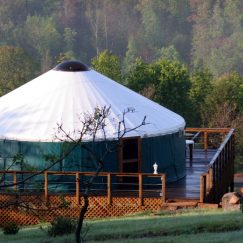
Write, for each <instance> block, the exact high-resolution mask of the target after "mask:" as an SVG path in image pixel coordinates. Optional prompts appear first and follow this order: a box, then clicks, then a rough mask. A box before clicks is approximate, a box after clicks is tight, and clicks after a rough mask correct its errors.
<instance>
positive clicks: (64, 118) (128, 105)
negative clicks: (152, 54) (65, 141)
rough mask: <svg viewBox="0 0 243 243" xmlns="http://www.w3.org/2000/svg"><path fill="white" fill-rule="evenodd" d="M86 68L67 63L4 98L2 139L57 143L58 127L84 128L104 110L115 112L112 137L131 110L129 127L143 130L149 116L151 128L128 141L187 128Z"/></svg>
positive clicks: (172, 115)
mask: <svg viewBox="0 0 243 243" xmlns="http://www.w3.org/2000/svg"><path fill="white" fill-rule="evenodd" d="M86 68H87V67H86V66H85V65H83V64H81V63H78V62H74V61H73V62H66V63H63V64H60V65H58V66H57V67H56V68H54V69H52V70H50V71H48V72H46V73H44V74H42V75H41V76H39V77H37V78H35V79H33V80H32V81H30V82H28V83H26V84H24V85H23V86H21V87H19V88H17V89H15V90H14V91H12V92H10V93H8V94H6V95H4V96H2V97H1V98H0V139H9V140H19V141H55V140H56V139H55V135H56V134H57V127H58V126H57V124H62V127H63V129H64V130H65V131H66V132H68V133H73V132H74V131H77V130H79V129H80V128H81V123H80V118H82V115H83V114H84V113H90V114H92V113H93V112H94V109H95V108H97V107H100V108H102V107H104V106H107V107H108V106H110V107H111V108H110V109H111V110H110V115H109V117H108V122H107V123H106V128H105V129H106V136H107V138H115V137H117V131H118V122H119V121H120V120H121V118H122V113H123V112H124V111H125V110H127V109H130V110H133V112H129V113H127V114H126V116H125V122H126V127H128V128H133V127H136V126H138V125H139V124H140V123H141V122H142V121H143V118H144V116H146V125H144V126H142V127H140V128H139V129H137V130H136V131H132V132H131V133H129V134H126V136H141V137H144V136H158V135H162V134H171V133H174V132H177V131H179V130H180V129H183V128H184V126H185V121H184V119H183V118H182V117H181V116H179V115H178V114H176V113H174V112H172V111H170V110H168V109H166V108H165V107H162V106H160V105H159V104H157V103H155V102H153V101H151V100H149V99H147V98H145V97H143V96H142V95H139V94H137V93H135V92H133V91H132V90H130V89H128V88H126V87H124V86H122V85H120V84H118V83H117V82H115V81H113V80H111V79H109V78H107V77H105V76H104V75H102V74H100V73H98V72H96V71H94V70H89V69H88V68H87V69H86ZM99 136H100V137H99ZM102 137H103V135H102V134H98V138H99V139H102ZM85 140H90V137H89V136H88V135H87V136H86V137H85ZM56 141H58V140H56Z"/></svg>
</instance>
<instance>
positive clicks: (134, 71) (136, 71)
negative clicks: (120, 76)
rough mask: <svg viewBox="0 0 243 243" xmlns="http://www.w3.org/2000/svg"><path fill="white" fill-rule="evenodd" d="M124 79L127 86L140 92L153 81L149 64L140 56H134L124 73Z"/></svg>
mask: <svg viewBox="0 0 243 243" xmlns="http://www.w3.org/2000/svg"><path fill="white" fill-rule="evenodd" d="M125 80H126V81H125V82H126V85H127V86H128V87H129V88H131V89H132V90H134V91H136V92H141V91H142V90H143V89H145V88H146V87H148V86H149V85H151V83H152V82H153V80H152V76H151V69H150V65H149V64H147V63H145V62H144V61H143V60H142V59H141V58H136V60H135V62H134V63H133V65H131V66H130V69H129V71H128V72H127V73H126V75H125Z"/></svg>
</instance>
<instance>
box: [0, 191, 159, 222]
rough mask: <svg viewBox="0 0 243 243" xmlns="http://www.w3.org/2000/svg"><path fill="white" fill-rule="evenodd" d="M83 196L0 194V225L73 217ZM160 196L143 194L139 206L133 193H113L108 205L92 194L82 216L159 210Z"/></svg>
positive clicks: (90, 216)
mask: <svg viewBox="0 0 243 243" xmlns="http://www.w3.org/2000/svg"><path fill="white" fill-rule="evenodd" d="M82 204H83V198H82V197H80V205H77V198H76V197H75V196H73V195H65V196H60V195H50V196H49V198H48V202H46V201H45V200H44V198H43V196H42V195H21V196H16V195H7V194H1V195H0V225H2V224H4V223H6V222H10V221H15V222H17V223H18V224H20V225H33V224H38V223H40V222H50V221H51V220H53V219H54V218H56V217H58V216H67V217H72V218H77V217H78V215H79V211H80V208H81V206H82ZM162 204H163V202H162V200H161V198H159V197H156V198H153V197H152V198H144V199H143V206H140V201H139V198H136V197H113V198H112V204H111V205H108V203H107V197H105V196H92V197H90V198H89V208H88V211H87V213H86V218H104V217H114V216H123V215H127V214H132V213H137V212H143V211H148V210H159V209H161V207H162Z"/></svg>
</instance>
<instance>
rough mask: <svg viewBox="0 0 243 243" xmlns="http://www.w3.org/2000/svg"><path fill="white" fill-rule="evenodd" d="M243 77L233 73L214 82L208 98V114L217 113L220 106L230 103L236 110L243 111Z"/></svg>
mask: <svg viewBox="0 0 243 243" xmlns="http://www.w3.org/2000/svg"><path fill="white" fill-rule="evenodd" d="M242 89H243V77H241V76H240V74H239V73H237V72H231V73H227V74H224V75H222V76H220V77H219V78H218V79H216V80H214V82H213V87H212V90H211V92H210V93H208V95H207V97H206V105H207V110H205V112H207V113H208V114H213V113H215V111H216V109H217V107H218V106H220V105H222V104H224V103H228V104H229V105H230V106H232V107H234V106H235V107H236V110H238V111H243V105H242V104H243V103H242V101H243V96H242V94H243V90H242Z"/></svg>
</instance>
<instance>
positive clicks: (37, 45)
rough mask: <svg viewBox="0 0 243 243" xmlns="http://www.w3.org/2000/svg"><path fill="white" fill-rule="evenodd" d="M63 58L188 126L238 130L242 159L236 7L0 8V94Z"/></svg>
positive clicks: (191, 1)
mask: <svg viewBox="0 0 243 243" xmlns="http://www.w3.org/2000/svg"><path fill="white" fill-rule="evenodd" d="M64 60H79V61H81V62H84V63H86V64H88V65H89V66H90V67H91V68H93V69H95V70H97V71H99V72H101V73H103V74H105V75H106V76H108V77H110V78H112V79H114V80H116V81H118V82H120V83H122V84H123V85H126V86H127V87H129V88H131V89H133V90H135V91H136V92H139V93H141V94H142V95H144V96H146V97H148V98H150V99H152V100H154V101H156V102H158V103H160V104H161V105H163V106H165V107H167V108H169V109H172V110H173V111H175V112H177V113H179V114H180V115H182V116H183V117H184V118H185V120H186V122H187V126H193V127H200V126H203V127H235V128H236V135H237V154H238V158H242V157H241V156H243V68H242V67H243V1H242V0H12V1H10V0H0V96H2V95H4V94H6V93H8V92H10V91H11V90H13V89H15V88H17V87H18V86H20V85H22V84H24V83H25V82H28V81H30V80H31V79H33V78H35V77H36V76H38V75H40V74H42V73H44V72H46V71H47V70H49V69H51V68H53V67H54V66H55V65H57V64H58V63H60V62H62V61H64ZM239 161H240V159H239V160H238V162H239Z"/></svg>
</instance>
